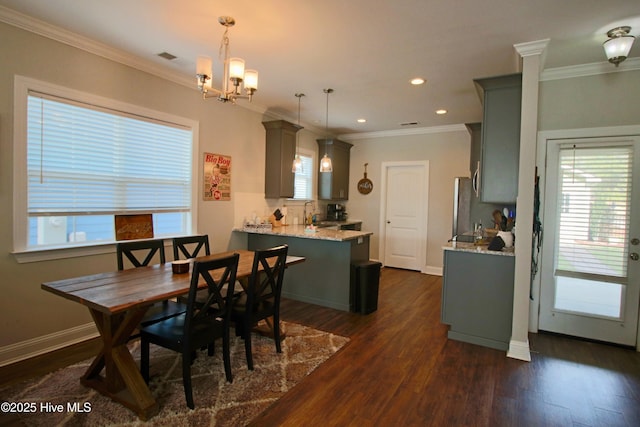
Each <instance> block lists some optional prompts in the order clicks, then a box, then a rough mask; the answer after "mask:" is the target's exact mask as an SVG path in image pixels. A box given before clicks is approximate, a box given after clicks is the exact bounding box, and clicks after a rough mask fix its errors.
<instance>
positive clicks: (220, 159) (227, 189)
mask: <svg viewBox="0 0 640 427" xmlns="http://www.w3.org/2000/svg"><path fill="white" fill-rule="evenodd" d="M204 200H231V156H225V155H222V154H214V153H204Z"/></svg>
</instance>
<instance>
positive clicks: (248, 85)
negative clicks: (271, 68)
mask: <svg viewBox="0 0 640 427" xmlns="http://www.w3.org/2000/svg"><path fill="white" fill-rule="evenodd" d="M244 88H245V89H252V90H258V72H257V71H256V70H245V72H244Z"/></svg>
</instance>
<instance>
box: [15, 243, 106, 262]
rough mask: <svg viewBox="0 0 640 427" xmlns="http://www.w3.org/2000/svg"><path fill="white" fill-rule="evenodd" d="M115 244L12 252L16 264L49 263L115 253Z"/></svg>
mask: <svg viewBox="0 0 640 427" xmlns="http://www.w3.org/2000/svg"><path fill="white" fill-rule="evenodd" d="M115 252H116V245H115V243H105V244H102V245H101V244H92V245H90V246H89V245H87V246H74V247H64V248H46V249H44V248H40V249H31V250H25V251H15V252H12V254H13V256H14V257H15V259H16V261H18V264H27V263H30V262H39V261H49V260H55V259H65V258H78V257H84V256H91V255H102V254H108V253H115Z"/></svg>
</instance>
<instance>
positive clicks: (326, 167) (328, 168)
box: [320, 154, 333, 172]
mask: <svg viewBox="0 0 640 427" xmlns="http://www.w3.org/2000/svg"><path fill="white" fill-rule="evenodd" d="M320 172H333V165H332V164H331V158H330V157H329V156H327V155H326V154H325V155H324V157H323V158H322V160H320Z"/></svg>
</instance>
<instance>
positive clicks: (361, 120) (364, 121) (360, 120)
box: [357, 119, 367, 123]
mask: <svg viewBox="0 0 640 427" xmlns="http://www.w3.org/2000/svg"><path fill="white" fill-rule="evenodd" d="M357 121H358V123H367V119H358V120H357Z"/></svg>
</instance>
